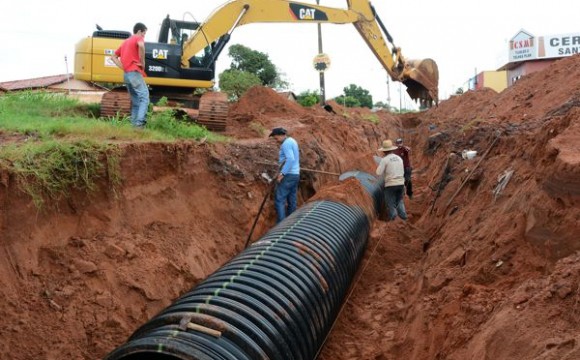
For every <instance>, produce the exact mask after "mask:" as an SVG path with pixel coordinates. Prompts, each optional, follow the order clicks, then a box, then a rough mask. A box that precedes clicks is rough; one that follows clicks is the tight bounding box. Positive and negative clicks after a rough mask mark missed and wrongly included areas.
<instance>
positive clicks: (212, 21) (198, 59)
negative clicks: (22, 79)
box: [74, 0, 439, 131]
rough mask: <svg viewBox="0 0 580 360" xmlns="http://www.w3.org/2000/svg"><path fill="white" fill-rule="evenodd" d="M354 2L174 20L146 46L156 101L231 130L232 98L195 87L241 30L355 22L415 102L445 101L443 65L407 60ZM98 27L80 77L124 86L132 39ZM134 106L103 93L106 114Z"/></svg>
mask: <svg viewBox="0 0 580 360" xmlns="http://www.w3.org/2000/svg"><path fill="white" fill-rule="evenodd" d="M346 2H347V5H348V9H337V8H330V7H325V6H319V5H314V4H307V3H301V2H295V1H287V0H232V1H230V2H228V3H226V4H224V5H222V6H221V7H219V8H218V9H216V10H215V11H214V12H213V13H212V14H211V15H210V16H209V17H208V19H207V20H206V21H205V22H203V23H197V22H189V21H180V20H173V19H170V18H169V16H167V18H165V19H164V21H163V23H162V25H161V29H160V31H159V38H158V42H146V43H145V53H146V55H145V58H146V60H145V61H146V66H145V72H146V73H147V77H146V78H145V81H146V82H147V84H149V87H150V89H151V91H150V94H151V97H152V101H155V100H156V99H159V98H161V97H165V98H167V99H168V100H169V102H170V105H173V106H177V107H180V108H182V109H184V110H185V111H186V112H187V113H188V114H189V115H190V117H191V118H193V119H194V120H196V121H197V122H198V123H199V124H201V125H205V126H206V127H208V129H210V130H216V131H221V130H224V129H225V125H226V118H227V109H228V106H227V97H226V96H225V95H224V94H222V93H219V92H213V91H210V92H206V93H204V94H203V95H202V96H201V97H200V96H198V95H196V93H195V90H196V89H211V88H213V87H214V85H215V81H214V79H215V75H216V74H215V64H216V61H217V58H218V56H219V55H220V53H221V52H222V50H223V49H224V48H225V46H226V44H227V43H228V41H229V40H230V38H231V34H232V33H233V31H234V30H235V29H236V28H237V27H238V26H242V25H246V24H251V23H332V24H353V25H354V27H355V28H356V29H357V30H358V32H359V33H360V35H361V36H362V38H363V39H364V41H365V42H366V44H367V45H368V46H369V48H370V49H371V51H372V52H373V54H374V55H375V56H376V58H377V59H378V60H379V62H380V63H381V64H382V66H383V67H384V68H385V70H386V71H387V73H388V74H389V76H390V77H391V79H392V80H393V81H399V82H402V83H403V84H405V86H406V87H407V92H408V94H409V95H410V96H411V98H412V99H413V100H418V101H420V102H421V105H422V106H432V104H433V103H435V104H437V102H438V88H437V87H438V81H439V72H438V68H437V64H436V63H435V61H433V60H431V59H423V60H407V59H405V58H404V57H403V55H402V54H401V49H400V48H399V47H396V46H395V44H394V41H393V38H392V37H391V35H390V34H389V32H388V31H387V29H386V27H385V26H384V24H383V22H382V21H381V20H380V18H379V17H378V15H377V14H376V12H375V9H374V7H373V6H372V5H371V3H370V2H369V1H368V0H346ZM97 29H98V30H97V31H95V32H94V33H93V35H92V36H91V37H88V38H85V39H83V40H81V41H80V42H79V43H77V45H76V48H75V71H74V75H75V78H76V79H80V80H85V81H92V82H104V83H118V84H122V83H123V74H122V71H121V70H120V69H119V68H117V67H116V66H115V64H114V63H113V62H112V61H111V60H110V56H111V55H112V54H113V52H114V51H115V50H116V49H117V48H118V47H119V45H120V44H121V42H122V41H123V40H124V39H126V38H128V37H129V36H131V34H130V33H129V32H125V31H110V30H102V29H101V28H100V27H97ZM369 76H373V75H372V74H369ZM129 104H130V100H129V96H128V94H127V92H126V91H124V92H123V91H111V92H109V93H108V94H106V95H105V96H103V100H102V103H101V114H102V115H115V114H117V113H118V112H121V113H129V109H130V106H129Z"/></svg>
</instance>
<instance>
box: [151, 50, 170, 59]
mask: <svg viewBox="0 0 580 360" xmlns="http://www.w3.org/2000/svg"><path fill="white" fill-rule="evenodd" d="M168 51H169V50H167V49H153V51H152V53H151V55H153V59H157V60H165V59H167V52H168Z"/></svg>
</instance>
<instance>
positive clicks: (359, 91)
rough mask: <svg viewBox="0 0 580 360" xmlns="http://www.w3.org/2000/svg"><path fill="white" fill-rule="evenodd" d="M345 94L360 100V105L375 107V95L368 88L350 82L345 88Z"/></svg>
mask: <svg viewBox="0 0 580 360" xmlns="http://www.w3.org/2000/svg"><path fill="white" fill-rule="evenodd" d="M343 91H344V95H345V96H346V97H347V98H348V97H352V98H355V99H356V100H358V102H359V104H360V105H359V106H364V107H368V108H369V109H372V108H373V97H372V95H371V94H370V93H369V91H368V90H365V89H363V88H361V87H360V86H357V85H355V84H350V85H349V86H348V87H345V88H344V89H343Z"/></svg>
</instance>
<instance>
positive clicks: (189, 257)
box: [0, 56, 580, 360]
mask: <svg viewBox="0 0 580 360" xmlns="http://www.w3.org/2000/svg"><path fill="white" fill-rule="evenodd" d="M579 76H580V57H579V56H574V57H570V58H567V59H564V60H561V61H558V62H556V63H555V64H553V65H552V66H551V67H550V68H548V69H546V70H545V71H542V72H538V73H535V74H532V75H530V76H527V77H524V78H523V79H521V80H520V81H518V83H516V84H515V85H514V86H513V87H511V88H509V89H507V90H505V91H503V92H502V93H500V94H496V93H494V92H493V91H491V90H481V91H473V92H468V93H466V94H463V95H460V96H456V97H453V98H451V99H449V100H447V101H444V102H442V103H441V104H440V105H439V107H437V108H433V109H431V110H429V111H426V112H422V113H414V114H405V115H394V114H390V113H388V112H383V111H379V112H374V113H373V112H370V111H369V110H364V109H359V110H356V111H352V110H349V109H344V108H341V107H340V105H338V104H332V106H333V109H334V110H335V111H334V112H327V111H325V110H324V109H322V108H320V107H314V108H310V109H303V108H301V107H300V106H298V105H297V104H295V103H292V102H290V101H289V100H287V99H285V98H283V97H281V96H280V95H279V94H277V93H275V92H274V91H272V90H270V89H264V88H260V87H257V88H254V89H251V90H250V91H249V92H248V93H247V94H246V95H244V96H243V97H242V98H241V99H240V101H239V102H238V103H237V104H236V105H234V106H233V107H232V109H231V110H230V115H229V119H228V133H227V134H228V135H230V136H231V137H232V140H231V141H230V142H228V143H223V144H193V143H187V142H184V143H172V144H163V143H150V144H142V143H140V144H122V145H121V168H122V173H121V177H122V179H123V182H122V184H121V185H120V188H118V189H115V191H113V190H112V189H111V184H109V183H107V182H106V181H103V182H102V183H100V184H99V189H98V191H97V192H96V193H93V194H92V195H86V194H82V193H75V194H74V196H73V197H72V198H69V199H66V200H63V201H62V202H60V203H59V204H53V205H54V206H51V207H49V208H45V209H42V210H38V209H36V208H35V207H34V205H33V203H32V201H31V199H30V198H29V197H28V196H27V195H26V194H25V193H24V192H23V191H22V190H21V189H20V188H19V186H18V184H17V183H16V179H15V177H14V174H12V173H11V172H10V169H9V167H8V168H7V169H6V168H5V167H6V166H7V165H6V166H3V168H4V170H2V171H1V174H0V179H2V181H1V182H0V208H1V209H2V215H1V216H0V230H1V234H2V236H1V238H0V247H1V251H0V298H1V299H2V307H0V315H1V316H2V317H3V319H4V322H5V324H6V326H4V327H2V328H1V329H0V351H2V353H3V354H4V355H3V358H6V359H13V360H25V359H32V358H41V359H55V360H56V359H62V358H71V359H91V360H93V359H99V358H102V357H103V356H104V355H105V354H106V353H108V352H109V351H111V350H112V349H113V348H115V347H116V346H118V345H119V344H121V343H123V342H124V341H125V340H126V339H127V337H128V336H129V335H130V334H131V333H132V331H134V330H135V329H136V328H137V327H139V326H140V325H141V324H143V323H145V322H146V321H147V320H148V319H150V318H151V317H152V316H153V315H154V314H156V313H157V312H158V311H160V310H162V309H163V308H164V307H166V306H167V305H168V304H169V303H170V302H171V301H172V300H173V299H175V298H176V297H177V296H178V295H179V294H182V293H184V292H186V291H187V290H188V289H190V288H191V287H192V286H195V285H196V283H198V282H199V281H200V280H201V279H203V278H205V277H206V276H207V275H209V274H210V273H211V272H213V271H214V270H215V269H217V268H218V267H219V266H221V265H222V264H223V263H224V262H226V261H227V260H229V259H230V258H231V257H233V256H235V254H237V253H239V251H241V250H242V249H243V246H244V243H245V241H246V237H247V235H248V232H249V229H250V228H251V225H252V223H253V221H254V219H255V218H256V216H257V215H258V209H259V207H260V206H259V205H260V204H261V202H262V199H263V197H264V196H271V193H269V190H270V188H271V187H270V186H269V184H268V183H267V182H266V181H265V176H264V175H263V174H264V173H267V174H269V175H270V176H272V175H273V174H274V172H275V168H273V167H272V166H270V165H265V164H264V162H274V163H275V162H276V159H277V156H278V144H276V143H275V142H274V141H273V140H271V139H268V133H269V131H270V129H271V128H273V127H277V126H283V127H285V128H287V129H288V130H289V134H290V135H291V136H292V137H294V138H295V139H296V140H297V141H298V142H299V144H300V149H301V157H302V158H301V160H302V166H303V167H304V168H310V169H317V170H325V171H328V172H336V173H343V172H345V171H350V170H360V171H364V172H368V173H371V174H372V173H374V169H375V166H376V164H375V162H374V160H373V155H375V152H376V149H378V148H379V146H380V144H381V142H382V140H384V139H387V138H390V139H394V138H397V137H402V138H404V141H405V144H406V145H407V146H410V147H411V149H412V152H411V161H412V165H413V168H414V170H413V185H414V190H415V194H414V197H413V200H409V199H405V202H406V205H407V209H408V213H409V216H410V219H409V221H408V222H403V221H401V220H396V221H394V222H389V223H386V222H382V221H378V220H376V221H375V223H374V224H373V225H374V226H373V230H372V233H371V238H370V241H369V247H368V249H367V252H366V254H365V258H364V259H363V263H362V265H361V268H360V269H359V272H358V274H357V277H356V280H355V283H354V284H353V288H352V293H351V296H350V297H349V298H348V300H347V301H346V303H345V306H344V308H343V310H342V312H341V315H340V317H339V318H338V319H337V321H336V323H335V326H334V327H333V331H332V332H331V334H330V336H329V338H328V341H327V342H326V344H325V347H324V349H323V351H322V353H321V357H320V358H321V359H327V360H328V359H337V360H341V359H377V360H381V359H383V360H384V359H411V360H422V359H484V358H490V359H491V358H493V359H514V360H523V359H543V360H547V359H554V360H556V359H570V360H571V359H578V358H580V345H579V344H580V330H579V328H578V323H580V301H579V299H580V290H579V281H580V265H579V264H580V261H579V260H580V253H579V251H580V243H579V242H578V234H579V233H580V225H579V224H580V222H579V221H578V219H580V206H579V204H580V180H579V179H580V155H579V154H580V145H579V144H580V83H578V82H577V81H571V80H570V79H575V78H578V77H579ZM1 136H2V138H7V137H10V136H11V135H9V134H4V133H3V134H2V135H1ZM464 150H474V151H477V155H476V156H475V158H473V159H466V158H463V157H462V153H463V151H464ZM337 184H338V179H337V177H336V176H334V175H327V174H320V173H313V172H306V171H303V172H302V174H301V182H300V195H299V204H303V203H304V202H306V201H309V200H316V199H329V200H333V201H341V202H346V203H348V204H352V205H356V206H362V207H363V208H366V209H368V208H369V204H367V203H365V201H362V199H366V197H365V196H363V192H364V190H363V189H362V188H361V186H360V185H358V184H356V183H354V182H352V181H351V182H348V183H347V184H342V187H340V189H347V190H341V191H338V190H337V189H339V187H337V186H336V185H337ZM345 185H346V186H345ZM274 223H275V213H274V209H273V204H272V201H269V202H267V203H266V207H265V209H264V212H263V213H262V214H261V217H260V218H259V221H258V226H257V227H256V230H255V233H254V239H257V238H258V237H259V236H261V235H262V234H263V233H265V232H266V231H267V230H268V229H269V228H271V227H272V226H273V225H274ZM546 324H549V326H546Z"/></svg>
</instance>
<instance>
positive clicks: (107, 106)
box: [101, 89, 131, 117]
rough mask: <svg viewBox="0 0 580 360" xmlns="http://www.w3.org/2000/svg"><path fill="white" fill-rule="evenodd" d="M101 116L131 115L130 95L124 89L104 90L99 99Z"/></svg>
mask: <svg viewBox="0 0 580 360" xmlns="http://www.w3.org/2000/svg"><path fill="white" fill-rule="evenodd" d="M101 116H102V117H116V116H131V97H130V96H129V93H128V92H127V90H125V89H115V90H111V91H109V92H106V93H105V94H104V95H103V97H102V99H101Z"/></svg>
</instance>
